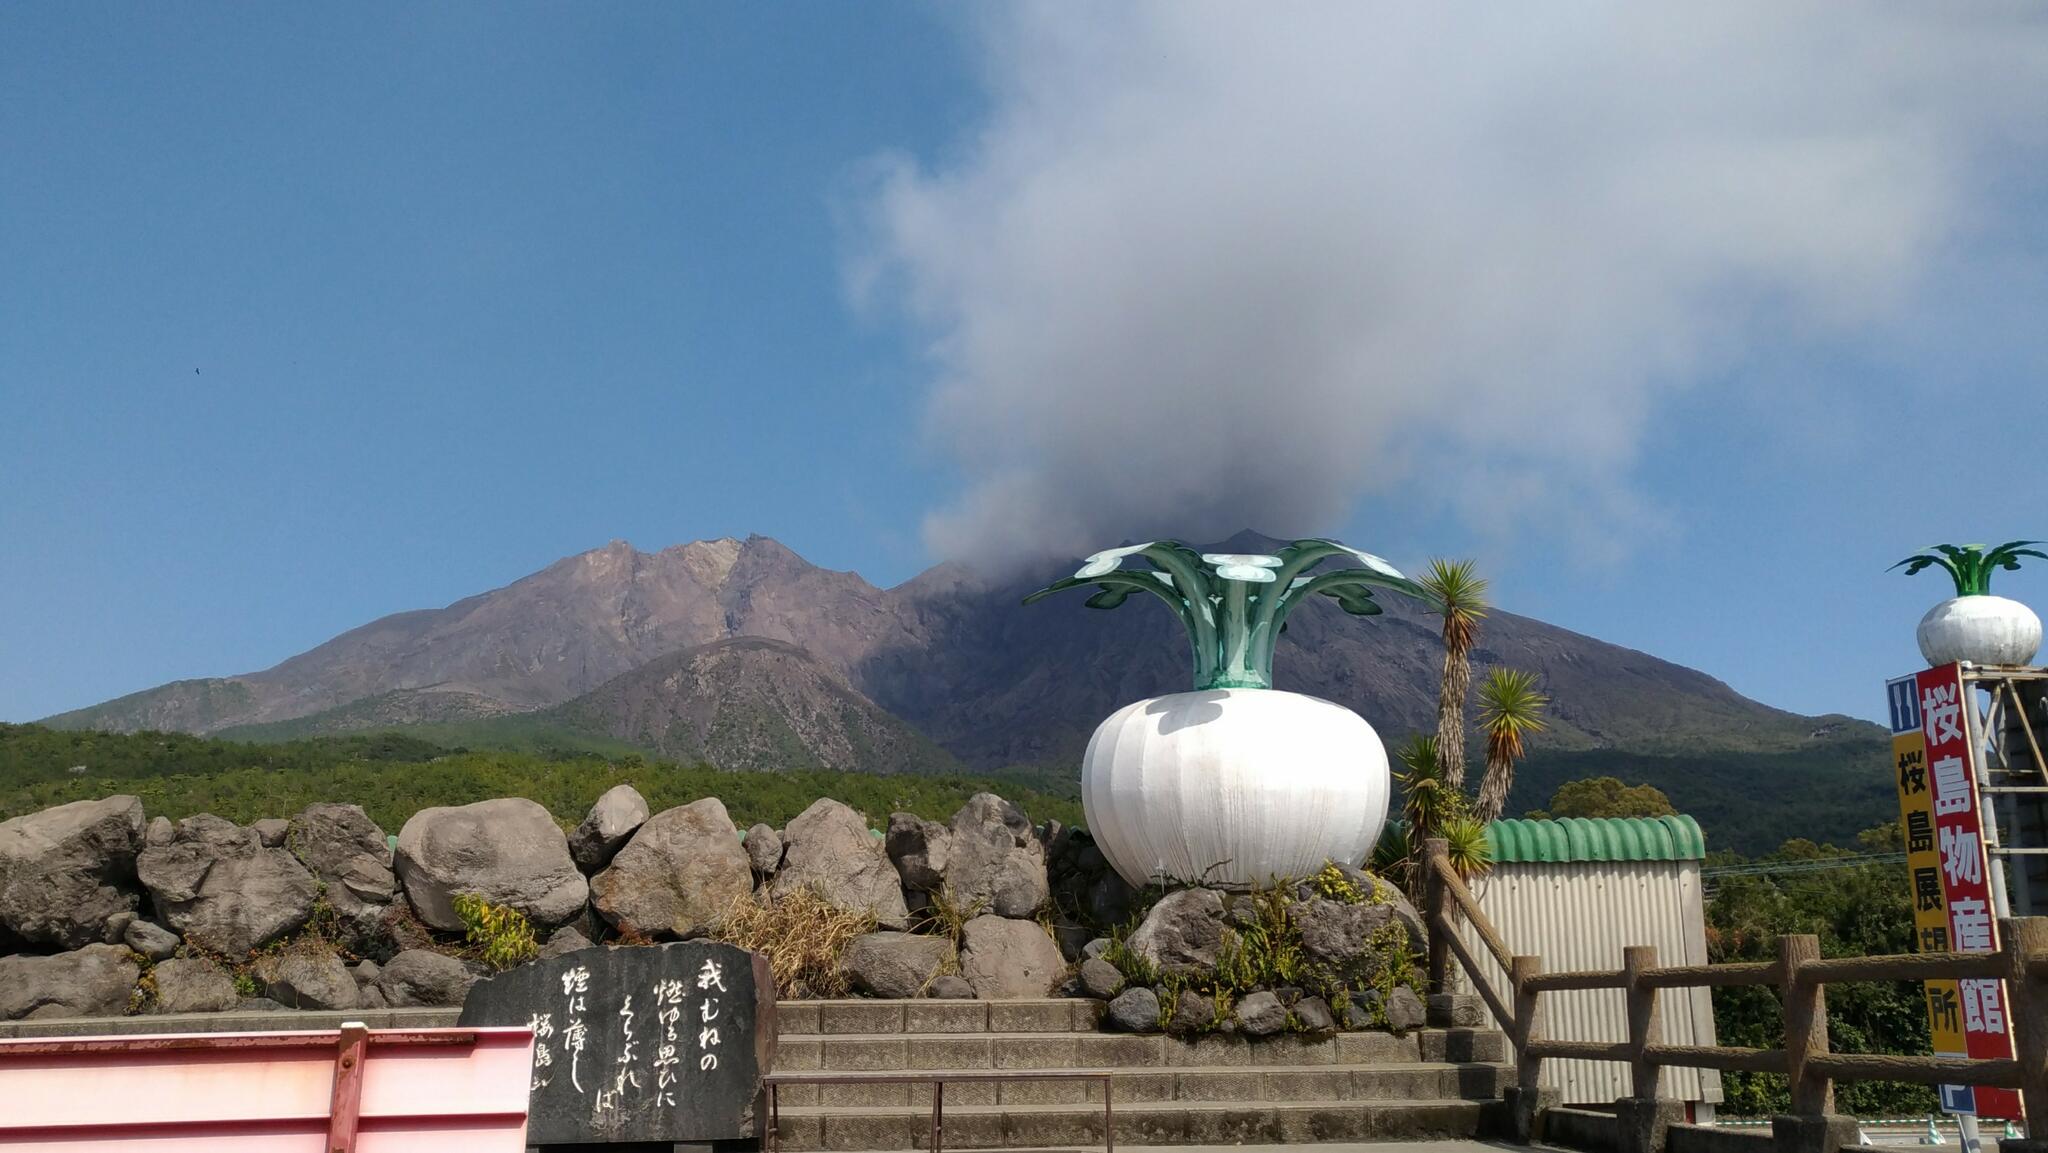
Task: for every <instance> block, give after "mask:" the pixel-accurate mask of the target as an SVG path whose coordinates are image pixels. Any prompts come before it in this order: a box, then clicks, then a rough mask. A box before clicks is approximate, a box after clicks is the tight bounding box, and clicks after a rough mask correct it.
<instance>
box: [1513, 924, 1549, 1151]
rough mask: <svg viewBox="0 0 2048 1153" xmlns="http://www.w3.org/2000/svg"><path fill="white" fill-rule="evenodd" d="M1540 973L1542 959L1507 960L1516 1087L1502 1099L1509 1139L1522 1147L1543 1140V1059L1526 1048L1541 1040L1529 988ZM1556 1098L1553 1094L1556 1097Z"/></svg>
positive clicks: (1539, 1022) (1533, 996) (1534, 1000)
mask: <svg viewBox="0 0 2048 1153" xmlns="http://www.w3.org/2000/svg"><path fill="white" fill-rule="evenodd" d="M1542 971H1543V959H1542V958H1541V957H1525V956H1521V955H1519V954H1518V955H1516V956H1514V957H1512V958H1510V959H1509V960H1508V985H1509V991H1510V993H1511V995H1512V996H1513V997H1514V1015H1515V1019H1514V1023H1513V1024H1512V1025H1511V1026H1510V1028H1509V1032H1510V1036H1509V1038H1508V1039H1509V1040H1510V1041H1512V1042H1514V1046H1515V1083H1514V1085H1513V1086H1512V1087H1511V1088H1510V1089H1508V1091H1507V1093H1506V1094H1505V1095H1504V1096H1505V1097H1506V1098H1507V1105H1508V1124H1509V1125H1510V1126H1511V1130H1510V1134H1509V1135H1510V1137H1512V1139H1513V1140H1514V1141H1515V1142H1516V1143H1518V1144H1522V1145H1527V1144H1530V1143H1532V1142H1535V1141H1540V1140H1542V1139H1543V1116H1542V1114H1543V1110H1544V1108H1545V1106H1546V1105H1549V1104H1554V1101H1553V1102H1546V1101H1545V1100H1544V1097H1543V1090H1542V1087H1541V1086H1542V1081H1543V1058H1541V1057H1538V1056H1536V1055H1535V1054H1534V1053H1531V1052H1529V1047H1530V1046H1531V1045H1533V1044H1534V1043H1535V1042H1537V1041H1540V1040H1542V1039H1543V1014H1542V1011H1541V1010H1540V1009H1539V1008H1538V1007H1537V1006H1538V1005H1539V1004H1540V1002H1539V1001H1538V998H1537V995H1536V990H1534V989H1532V988H1530V987H1529V979H1530V978H1532V977H1534V976H1535V975H1536V974H1538V973H1541V972H1542ZM1555 1096H1556V1094H1554V1093H1553V1094H1552V1097H1555Z"/></svg>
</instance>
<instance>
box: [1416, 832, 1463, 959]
mask: <svg viewBox="0 0 2048 1153" xmlns="http://www.w3.org/2000/svg"><path fill="white" fill-rule="evenodd" d="M1450 864H1451V845H1450V842H1449V841H1446V840H1444V839H1443V838H1442V837H1431V838H1429V839H1428V840H1426V841H1424V842H1422V886H1423V888H1422V892H1423V903H1424V905H1425V908H1424V909H1423V913H1422V915H1423V916H1424V917H1425V918H1427V919H1428V921H1429V922H1430V924H1431V926H1432V931H1431V932H1430V934H1429V988H1430V991H1431V992H1433V993H1449V992H1452V991H1453V990H1454V989H1455V988H1456V985H1455V983H1454V982H1453V980H1452V979H1451V944H1450V942H1449V941H1446V940H1444V939H1443V935H1444V930H1443V929H1438V928H1434V926H1436V925H1437V924H1438V920H1437V919H1438V918H1439V917H1441V918H1442V919H1443V923H1444V924H1446V925H1455V924H1456V923H1457V916H1458V909H1457V905H1456V904H1455V903H1454V902H1453V901H1452V899H1451V893H1450V890H1449V889H1447V888H1446V887H1445V886H1444V873H1443V871H1444V869H1447V868H1449V867H1450Z"/></svg>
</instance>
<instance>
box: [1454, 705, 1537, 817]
mask: <svg viewBox="0 0 2048 1153" xmlns="http://www.w3.org/2000/svg"><path fill="white" fill-rule="evenodd" d="M1549 703H1550V698H1548V697H1546V696H1544V695H1543V694H1542V693H1539V692H1537V691H1536V674H1534V673H1527V672H1523V671H1521V670H1520V669H1494V670H1493V671H1491V672H1489V673H1487V674H1486V681H1485V683H1483V684H1481V685H1480V686H1479V723H1480V726H1481V727H1483V728H1484V729H1485V730H1486V776H1485V777H1484V778H1482V779H1481V780H1480V782H1479V799H1478V800H1476V801H1474V802H1473V805H1472V815H1473V817H1475V818H1477V819H1478V820H1479V821H1480V823H1482V824H1484V823H1485V822H1487V821H1491V820H1494V819H1496V818H1498V817H1499V816H1500V813H1501V810H1502V809H1503V808H1505V807H1506V806H1507V803H1508V790H1509V789H1511V788H1513V787H1514V784H1515V763H1516V762H1517V761H1520V760H1521V759H1522V758H1523V757H1524V756H1526V755H1527V754H1528V746H1527V744H1526V743H1525V742H1524V740H1523V738H1524V737H1525V736H1527V735H1528V734H1530V733H1537V732H1542V731H1543V709H1544V707H1545V706H1547V705H1548V704H1549Z"/></svg>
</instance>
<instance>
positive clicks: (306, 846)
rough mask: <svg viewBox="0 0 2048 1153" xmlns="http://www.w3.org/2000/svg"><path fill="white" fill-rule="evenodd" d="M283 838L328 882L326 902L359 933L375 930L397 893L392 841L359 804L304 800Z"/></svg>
mask: <svg viewBox="0 0 2048 1153" xmlns="http://www.w3.org/2000/svg"><path fill="white" fill-rule="evenodd" d="M284 844H285V847H286V848H287V849H290V850H291V852H292V855H294V856H296V857H297V858H298V859H299V863H300V864H302V865H304V866H306V868H307V869H308V870H309V871H311V872H312V874H313V876H314V877H315V878H317V879H318V880H319V881H320V883H321V884H322V885H324V886H325V887H326V897H327V904H328V906H329V907H331V908H332V909H333V910H334V911H335V913H336V914H337V915H338V916H340V917H341V919H342V921H343V922H344V923H345V924H346V925H347V926H348V927H349V928H350V929H351V930H353V931H354V932H356V933H358V934H374V933H376V931H377V922H378V921H379V920H380V919H381V918H382V917H383V916H384V911H385V910H386V909H387V908H389V907H390V905H391V902H392V901H393V900H394V899H395V898H396V897H397V895H398V878H397V876H396V875H395V874H393V873H392V871H391V845H390V842H389V841H387V840H386V839H385V837H384V830H383V829H381V828H379V827H378V826H377V822H375V821H373V820H371V819H370V815H369V814H368V813H365V812H364V811H363V809H362V806H360V805H337V804H332V803H329V802H324V801H323V802H321V803H319V804H313V805H307V806H306V811H305V812H302V813H300V814H299V815H298V816H296V817H293V818H292V820H291V825H290V827H288V828H287V829H286V830H285V837H284Z"/></svg>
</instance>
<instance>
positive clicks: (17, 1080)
mask: <svg viewBox="0 0 2048 1153" xmlns="http://www.w3.org/2000/svg"><path fill="white" fill-rule="evenodd" d="M532 1064H533V1032H532V1030H530V1029H525V1028H491V1029H388V1030H371V1029H366V1028H364V1027H363V1026H361V1025H344V1026H343V1027H342V1028H341V1029H340V1030H327V1031H317V1032H303V1033H180V1034H169V1035H164V1036H154V1037H151V1036H129V1037H77V1038H65V1039H61V1040H60V1039H52V1040H29V1041H0V1148H4V1149H7V1150H10V1151H12V1150H52V1151H54V1150H58V1149H62V1150H64V1151H65V1153H87V1151H90V1150H94V1149H140V1150H146V1151H148V1153H157V1151H160V1150H161V1151H166V1153H168V1151H171V1150H193V1151H197V1150H218V1151H223V1153H238V1151H243V1150H251V1151H253V1150H258V1149H261V1150H266V1151H276V1153H421V1151H425V1150H434V1151H436V1153H520V1151H521V1150H523V1149H524V1148H525V1147H526V1101H527V1090H528V1078H529V1077H530V1075H531V1070H532Z"/></svg>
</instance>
